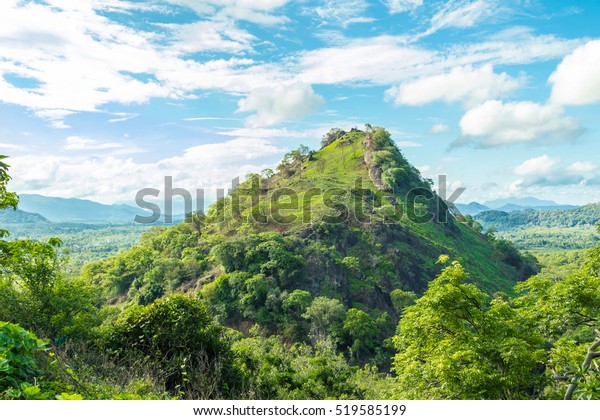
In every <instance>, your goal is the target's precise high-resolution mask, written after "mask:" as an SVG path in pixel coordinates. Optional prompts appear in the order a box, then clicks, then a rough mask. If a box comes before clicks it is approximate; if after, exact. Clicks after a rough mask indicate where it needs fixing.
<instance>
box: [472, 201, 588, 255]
mask: <svg viewBox="0 0 600 420" xmlns="http://www.w3.org/2000/svg"><path fill="white" fill-rule="evenodd" d="M474 218H475V220H477V221H478V222H479V223H480V224H481V225H482V228H484V229H492V230H494V231H496V232H497V235H498V236H500V237H502V238H503V239H508V240H510V241H511V242H513V243H514V244H515V246H516V247H517V248H518V249H527V250H551V249H553V250H570V249H587V248H590V247H592V246H594V245H595V244H597V243H598V241H600V234H598V231H597V230H596V229H595V226H596V225H597V224H598V222H600V203H594V204H588V205H586V206H582V207H578V208H575V209H570V210H523V211H513V212H510V213H507V212H503V211H494V210H491V211H485V212H482V213H479V214H478V215H476V216H474Z"/></svg>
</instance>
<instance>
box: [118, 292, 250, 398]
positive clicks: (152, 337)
mask: <svg viewBox="0 0 600 420" xmlns="http://www.w3.org/2000/svg"><path fill="white" fill-rule="evenodd" d="M107 336H108V338H107V347H108V349H109V350H112V351H113V352H114V354H115V355H117V356H118V357H120V358H121V359H122V363H139V362H140V360H141V361H143V362H144V363H146V364H148V365H149V366H151V368H150V371H151V372H153V374H154V375H156V376H157V377H158V378H162V380H163V382H164V386H165V388H166V389H167V390H168V391H170V392H173V393H175V394H176V395H177V394H179V393H180V392H181V393H183V395H185V396H186V397H188V398H210V397H213V398H218V397H221V398H223V397H228V396H231V395H232V394H231V393H232V392H234V391H235V390H236V386H238V385H239V384H238V381H240V380H241V377H240V372H239V371H238V370H237V369H236V368H235V366H233V360H232V356H233V355H232V353H231V351H230V342H229V339H228V338H227V335H226V334H225V330H224V329H223V328H222V327H220V326H217V325H214V324H213V323H212V320H211V317H210V315H209V313H208V311H207V309H206V307H205V305H204V303H203V302H202V301H201V300H199V299H194V298H191V297H188V296H184V295H171V296H168V297H165V298H161V299H158V300H156V301H154V302H153V303H152V304H150V305H148V306H134V307H131V308H129V309H126V310H125V311H123V312H122V313H121V314H120V315H119V317H118V319H117V320H116V321H115V322H114V323H113V324H112V325H111V326H110V327H109V328H108V332H107Z"/></svg>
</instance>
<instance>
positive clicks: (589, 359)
mask: <svg viewBox="0 0 600 420" xmlns="http://www.w3.org/2000/svg"><path fill="white" fill-rule="evenodd" d="M596 334H598V337H596V341H595V342H594V343H593V344H592V345H591V346H590V348H589V349H588V352H587V356H586V357H585V360H584V361H583V364H582V365H581V367H582V368H583V369H582V370H585V369H587V368H589V367H590V365H591V364H592V360H594V359H595V358H597V357H600V352H596V349H597V348H598V347H600V331H599V330H596ZM579 379H581V377H580V375H575V376H574V377H573V379H572V380H571V383H570V384H569V387H568V388H567V392H566V393H565V400H570V399H571V398H572V397H573V393H574V392H575V390H576V389H577V384H578V382H579Z"/></svg>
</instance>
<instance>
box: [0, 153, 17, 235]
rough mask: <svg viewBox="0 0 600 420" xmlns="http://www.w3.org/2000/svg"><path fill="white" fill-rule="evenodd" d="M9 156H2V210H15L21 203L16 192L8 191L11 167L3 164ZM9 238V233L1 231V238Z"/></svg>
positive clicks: (0, 195)
mask: <svg viewBox="0 0 600 420" xmlns="http://www.w3.org/2000/svg"><path fill="white" fill-rule="evenodd" d="M7 157H8V156H4V155H0V209H6V208H9V207H11V208H12V209H13V210H16V209H17V204H18V203H19V197H18V196H17V194H15V193H14V192H8V191H7V190H6V184H8V181H10V179H11V178H10V175H8V168H9V167H10V166H9V165H8V164H7V163H5V162H3V160H4V159H6V158H7ZM4 236H8V232H7V231H6V230H4V229H0V238H2V237H4Z"/></svg>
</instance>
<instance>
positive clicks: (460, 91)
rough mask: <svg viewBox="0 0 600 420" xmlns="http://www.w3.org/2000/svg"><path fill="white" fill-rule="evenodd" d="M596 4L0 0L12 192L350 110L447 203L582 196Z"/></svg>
mask: <svg viewBox="0 0 600 420" xmlns="http://www.w3.org/2000/svg"><path fill="white" fill-rule="evenodd" d="M599 18H600V3H599V2H595V1H571V2H558V1H542V0H512V1H511V0H508V1H500V0H454V1H449V2H445V1H433V0H380V1H370V2H369V1H366V0H344V1H341V0H311V1H308V0H307V1H303V0H297V1H288V0H254V1H251V0H202V1H195V0H161V1H158V0H157V1H118V0H78V1H76V2H75V1H69V0H46V1H16V0H2V1H1V2H0V154H5V155H9V156H10V160H9V163H10V164H11V165H12V168H11V174H12V176H13V181H12V182H11V188H12V189H13V190H16V191H17V192H19V193H40V194H44V195H50V196H60V197H77V198H87V199H91V200H96V201H100V202H103V203H114V202H132V201H133V199H134V196H135V193H136V191H138V190H139V189H141V188H145V187H154V188H159V189H160V188H161V186H162V183H163V178H164V176H173V179H174V184H175V186H178V187H184V188H188V189H190V190H193V189H196V188H205V189H207V190H208V191H214V190H215V189H216V188H217V187H222V186H225V185H227V184H228V183H229V182H230V180H231V179H232V178H234V177H235V176H238V175H243V174H245V173H249V172H257V171H259V170H261V169H263V168H266V167H275V166H276V164H277V162H278V160H279V159H280V158H281V156H282V155H283V153H285V152H286V151H288V150H290V149H292V148H295V147H297V146H298V145H299V144H305V145H308V146H310V147H312V148H318V147H319V143H320V139H321V136H322V134H323V133H325V132H326V131H327V130H328V129H329V128H331V127H341V128H344V129H350V128H352V127H359V128H361V127H362V126H363V125H364V123H370V124H372V125H379V126H383V127H386V128H387V129H388V130H390V132H391V133H392V134H393V138H394V139H395V140H396V142H397V143H398V145H399V147H400V148H401V149H402V151H403V153H404V154H405V155H406V156H407V157H408V158H409V160H410V161H411V162H412V163H413V164H414V165H415V166H417V167H418V168H419V169H420V170H421V171H422V173H423V174H424V175H425V176H427V177H431V178H434V179H436V178H437V176H438V175H441V174H446V175H447V177H448V181H449V183H450V185H451V188H450V189H451V190H452V189H454V188H456V187H458V186H463V187H465V188H466V192H465V193H464V194H463V196H462V197H461V198H460V200H459V201H462V202H469V201H473V200H477V201H481V202H483V201H486V200H490V199H495V198H503V197H507V196H517V197H519V196H529V195H533V196H536V197H539V198H543V199H551V200H555V201H557V202H561V203H572V204H584V203H588V202H594V201H600V147H598V142H599V141H600V139H599V138H598V136H599V130H600V118H599V114H600V112H599V111H600V25H598V20H599ZM211 195H213V194H212V193H208V196H209V197H210V196H211Z"/></svg>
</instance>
